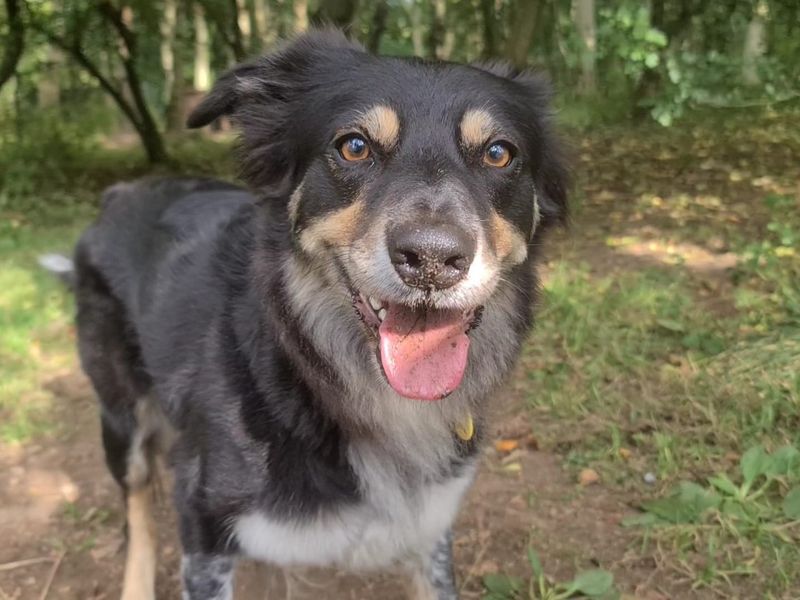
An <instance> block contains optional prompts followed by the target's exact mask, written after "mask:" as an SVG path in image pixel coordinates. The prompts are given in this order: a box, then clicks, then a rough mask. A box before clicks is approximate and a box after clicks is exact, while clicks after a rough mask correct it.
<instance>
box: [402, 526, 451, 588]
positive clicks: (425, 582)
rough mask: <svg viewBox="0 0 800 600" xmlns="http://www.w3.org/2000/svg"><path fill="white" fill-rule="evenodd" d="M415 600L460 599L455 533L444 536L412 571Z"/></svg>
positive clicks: (449, 532)
mask: <svg viewBox="0 0 800 600" xmlns="http://www.w3.org/2000/svg"><path fill="white" fill-rule="evenodd" d="M412 585H413V588H412V590H413V591H412V598H413V600H458V591H457V590H456V578H455V573H454V571H453V534H452V532H451V531H448V532H447V533H446V534H445V535H443V536H442V539H440V540H439V541H438V542H437V544H436V547H435V548H434V549H433V552H432V553H431V554H430V555H429V556H427V557H423V559H422V561H421V563H420V564H419V565H417V566H416V567H415V568H414V570H413V573H412Z"/></svg>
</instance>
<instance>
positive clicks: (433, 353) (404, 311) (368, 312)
mask: <svg viewBox="0 0 800 600" xmlns="http://www.w3.org/2000/svg"><path fill="white" fill-rule="evenodd" d="M353 305H354V306H355V307H356V310H357V313H358V315H359V317H360V318H361V320H362V321H363V322H364V323H365V324H366V325H367V327H368V328H369V329H370V331H371V332H372V333H373V334H374V335H375V337H376V338H377V340H378V348H377V354H378V360H379V362H380V364H381V367H382V368H383V372H384V375H385V376H386V379H387V381H388V382H389V385H390V386H392V388H393V389H394V390H395V391H396V392H397V393H398V394H400V395H401V396H404V397H406V398H413V399H416V400H440V399H442V398H444V397H446V396H447V395H449V394H450V393H452V392H453V391H454V390H455V389H456V388H457V387H458V386H459V385H460V384H461V380H462V379H463V377H464V372H465V371H466V368H467V355H468V352H469V342H470V340H469V335H468V334H469V332H470V331H471V330H472V329H474V328H475V327H477V326H478V322H479V320H480V315H481V312H482V310H483V307H475V308H472V309H469V310H457V309H440V308H435V307H433V306H426V305H422V306H416V307H412V306H408V305H405V304H400V303H397V302H389V301H385V300H379V299H377V298H375V297H373V296H366V295H364V294H363V293H360V292H355V291H354V292H353Z"/></svg>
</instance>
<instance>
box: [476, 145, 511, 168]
mask: <svg viewBox="0 0 800 600" xmlns="http://www.w3.org/2000/svg"><path fill="white" fill-rule="evenodd" d="M512 158H514V156H513V154H512V153H511V148H510V147H509V146H508V144H506V143H504V142H493V143H492V144H491V145H490V146H489V147H488V148H486V152H484V153H483V164H485V165H488V166H490V167H497V168H503V167H507V166H508V165H510V164H511V159H512Z"/></svg>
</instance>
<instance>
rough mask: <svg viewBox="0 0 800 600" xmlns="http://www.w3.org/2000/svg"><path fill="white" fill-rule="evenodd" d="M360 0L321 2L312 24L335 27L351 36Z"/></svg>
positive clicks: (324, 0)
mask: <svg viewBox="0 0 800 600" xmlns="http://www.w3.org/2000/svg"><path fill="white" fill-rule="evenodd" d="M356 9H358V0H321V1H320V3H319V8H318V9H317V11H316V12H315V13H314V15H313V18H312V19H311V22H312V23H313V24H314V25H321V26H326V25H334V26H336V27H338V28H339V29H342V30H343V31H344V32H345V33H347V34H348V35H350V33H351V32H350V29H351V28H352V26H353V19H354V18H355V15H356Z"/></svg>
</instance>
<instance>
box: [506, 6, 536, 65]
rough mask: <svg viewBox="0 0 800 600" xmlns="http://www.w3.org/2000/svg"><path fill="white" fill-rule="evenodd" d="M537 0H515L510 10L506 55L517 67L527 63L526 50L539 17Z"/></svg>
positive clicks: (531, 40) (529, 47)
mask: <svg viewBox="0 0 800 600" xmlns="http://www.w3.org/2000/svg"><path fill="white" fill-rule="evenodd" d="M540 7H541V2H540V1H539V0H517V2H516V3H515V5H514V9H515V10H513V12H512V17H513V18H512V21H511V33H510V35H509V36H508V41H507V43H506V57H507V58H508V60H510V61H511V64H513V65H514V66H515V67H517V68H520V69H522V68H524V67H526V66H527V65H528V52H529V51H530V49H531V44H532V43H533V31H534V29H535V28H536V21H537V19H538V17H539V8H540Z"/></svg>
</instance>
